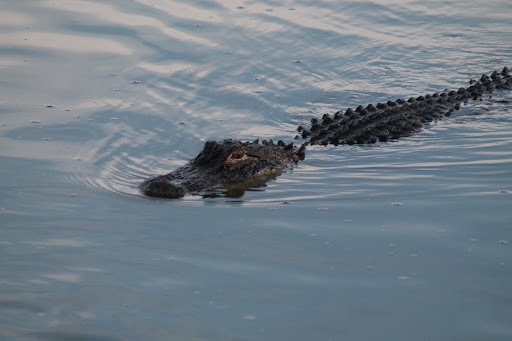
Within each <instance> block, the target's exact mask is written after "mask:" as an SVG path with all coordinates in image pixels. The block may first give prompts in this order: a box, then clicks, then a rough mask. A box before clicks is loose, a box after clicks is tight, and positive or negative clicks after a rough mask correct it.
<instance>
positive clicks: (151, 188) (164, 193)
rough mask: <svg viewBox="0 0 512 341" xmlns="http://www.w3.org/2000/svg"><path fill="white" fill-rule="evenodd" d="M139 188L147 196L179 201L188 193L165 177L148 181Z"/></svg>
mask: <svg viewBox="0 0 512 341" xmlns="http://www.w3.org/2000/svg"><path fill="white" fill-rule="evenodd" d="M139 187H140V189H141V191H142V193H144V194H145V195H148V196H150V197H156V198H168V199H178V198H181V197H184V196H185V193H186V191H185V188H184V187H183V186H181V185H178V184H174V183H172V182H171V181H170V180H169V179H168V178H166V177H165V176H163V175H161V176H157V177H156V178H153V179H149V180H146V181H144V182H143V183H142V184H141V185H140V186H139Z"/></svg>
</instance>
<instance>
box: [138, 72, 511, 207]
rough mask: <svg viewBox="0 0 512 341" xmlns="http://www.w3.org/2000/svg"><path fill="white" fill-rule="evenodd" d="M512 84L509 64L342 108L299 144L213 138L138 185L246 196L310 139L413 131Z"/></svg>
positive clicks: (156, 192)
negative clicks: (443, 85) (458, 81)
mask: <svg viewBox="0 0 512 341" xmlns="http://www.w3.org/2000/svg"><path fill="white" fill-rule="evenodd" d="M501 89H512V77H511V75H510V73H509V69H508V68H507V67H504V68H503V70H502V71H501V72H500V73H498V72H496V71H495V72H493V73H492V74H491V76H487V75H485V74H484V75H482V76H481V77H480V79H479V80H478V81H474V80H471V81H470V86H468V87H467V88H464V87H463V88H460V89H459V90H457V91H445V92H442V93H435V94H432V95H430V94H429V95H425V96H419V97H417V98H412V97H411V98H410V99H408V100H407V101H406V100H403V99H398V100H397V101H395V102H393V101H388V102H387V103H378V104H377V105H373V104H369V105H368V106H366V107H363V106H359V107H357V108H356V109H355V110H352V109H350V108H349V109H347V110H346V111H345V113H343V112H341V111H338V112H337V113H335V114H334V115H333V116H330V115H328V114H325V115H324V116H323V117H322V119H316V118H313V119H312V120H311V124H310V125H309V127H302V126H299V128H298V129H297V130H298V132H299V135H297V136H295V138H296V139H299V138H301V137H302V138H304V139H306V138H308V139H309V140H308V141H306V142H305V143H304V144H302V145H301V146H300V147H299V148H297V147H294V146H293V143H290V144H288V145H286V144H285V143H284V142H282V141H279V142H278V143H277V145H276V144H274V143H273V142H272V140H270V141H263V142H262V143H261V144H260V143H259V141H258V140H256V141H254V142H241V141H236V140H224V141H220V142H216V141H208V142H206V144H205V146H204V148H203V150H202V151H201V152H200V153H199V154H198V155H197V156H196V157H195V158H194V159H193V160H191V161H190V162H189V163H187V164H186V165H185V166H183V167H180V168H178V169H176V170H175V171H173V172H171V173H169V174H166V175H159V176H157V177H155V178H152V179H149V180H146V181H144V182H143V183H142V184H141V185H140V186H139V188H140V189H141V190H142V192H143V193H144V194H145V195H148V196H152V197H158V198H169V199H173V198H181V197H183V196H185V194H187V193H190V194H199V193H202V192H204V191H206V190H208V189H212V188H215V187H220V186H224V187H226V188H228V190H229V189H231V193H228V194H229V196H233V197H237V196H241V195H243V193H244V191H245V189H247V188H250V187H258V186H262V185H263V184H265V183H266V182H267V181H268V180H269V179H273V178H275V177H277V176H278V175H280V174H281V173H282V172H283V170H284V169H285V168H287V167H289V166H290V165H293V164H296V163H298V162H299V161H300V160H303V159H304V157H305V145H307V144H322V145H327V144H333V145H339V144H350V145H351V144H364V143H375V142H377V141H388V140H390V139H398V138H400V137H404V136H408V135H410V134H411V133H412V132H414V131H417V130H419V129H420V128H422V127H423V126H424V125H425V124H427V123H428V122H431V121H433V120H435V119H440V118H443V117H445V116H449V115H451V113H452V112H453V111H454V110H457V109H459V107H460V104H461V103H462V102H464V101H467V100H469V99H478V98H479V97H481V96H483V95H484V94H485V93H492V92H493V91H494V90H501Z"/></svg>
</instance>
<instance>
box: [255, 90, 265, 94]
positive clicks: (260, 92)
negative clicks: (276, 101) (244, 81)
mask: <svg viewBox="0 0 512 341" xmlns="http://www.w3.org/2000/svg"><path fill="white" fill-rule="evenodd" d="M253 93H255V94H262V93H264V91H263V90H254V91H253Z"/></svg>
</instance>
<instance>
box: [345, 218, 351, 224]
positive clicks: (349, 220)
mask: <svg viewBox="0 0 512 341" xmlns="http://www.w3.org/2000/svg"><path fill="white" fill-rule="evenodd" d="M343 222H345V223H347V224H350V223H351V222H352V219H345V220H343Z"/></svg>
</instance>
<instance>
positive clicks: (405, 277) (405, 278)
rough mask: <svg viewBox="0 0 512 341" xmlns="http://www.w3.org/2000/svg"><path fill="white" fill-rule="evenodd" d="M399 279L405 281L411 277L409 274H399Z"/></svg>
mask: <svg viewBox="0 0 512 341" xmlns="http://www.w3.org/2000/svg"><path fill="white" fill-rule="evenodd" d="M397 279H399V280H401V281H405V280H408V279H409V277H407V276H398V277H397Z"/></svg>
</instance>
